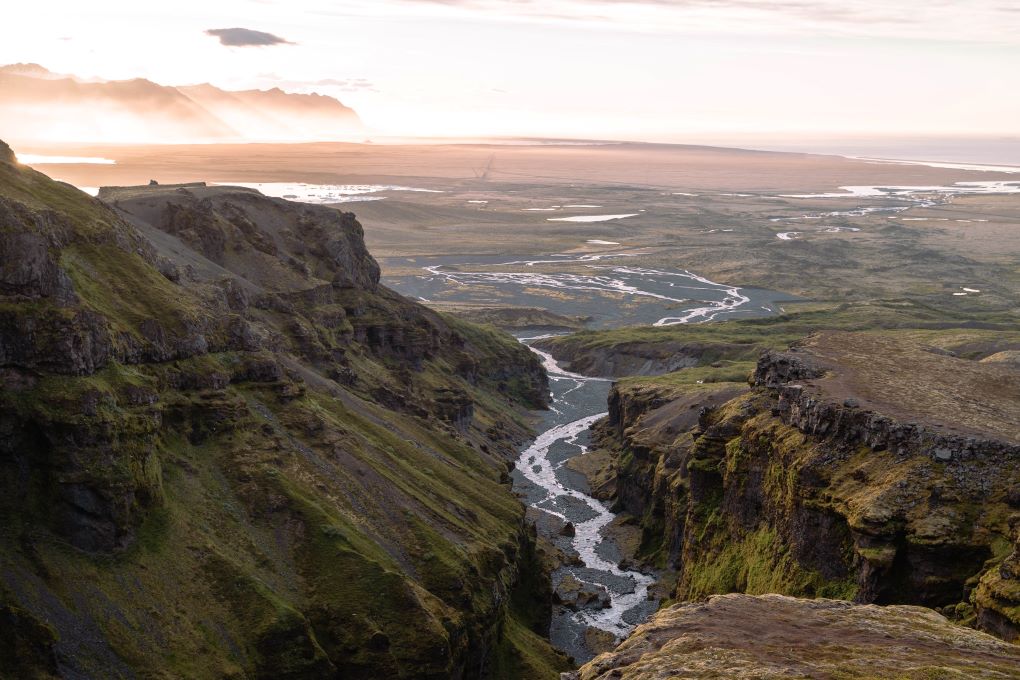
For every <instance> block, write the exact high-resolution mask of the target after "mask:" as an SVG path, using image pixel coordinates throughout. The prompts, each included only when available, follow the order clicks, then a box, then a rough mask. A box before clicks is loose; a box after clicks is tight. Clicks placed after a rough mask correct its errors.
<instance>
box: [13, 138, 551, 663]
mask: <svg viewBox="0 0 1020 680" xmlns="http://www.w3.org/2000/svg"><path fill="white" fill-rule="evenodd" d="M5 150H6V146H4V147H2V148H0V151H4V152H5V153H4V157H3V158H2V159H0V385H2V391H0V433H2V436H0V487H2V488H0V527H2V528H0V545H2V550H0V599H2V605H0V620H2V621H3V622H4V630H5V635H4V638H5V639H4V641H3V643H0V670H2V671H3V673H0V674H5V673H13V674H15V675H18V676H19V677H32V676H36V677H100V676H101V677H133V676H146V677H274V678H276V677H333V676H335V677H345V678H359V677H364V678H375V677H415V678H420V677H433V678H450V677H454V678H458V677H465V678H466V677H479V676H484V675H486V674H489V673H500V674H503V675H504V676H508V677H530V676H529V675H528V674H529V673H533V674H534V673H538V674H542V673H551V672H552V669H555V668H562V666H563V663H564V660H563V659H562V657H559V656H558V655H556V654H555V653H554V652H553V651H552V650H551V648H549V646H548V643H547V642H546V641H545V640H543V639H542V637H541V636H540V635H539V634H538V633H537V632H536V631H538V632H541V631H542V627H543V625H546V624H547V618H546V620H545V621H544V622H543V620H542V611H543V602H544V603H545V607H546V617H547V607H548V598H549V592H548V581H547V579H545V580H544V577H543V575H542V572H541V570H540V569H539V568H538V567H537V565H536V558H535V556H534V545H533V540H534V539H533V536H532V534H531V532H530V531H529V530H528V529H527V527H526V526H525V523H524V509H523V507H522V506H521V504H520V502H519V501H518V500H517V499H516V498H515V497H514V496H513V494H512V492H511V490H510V488H509V480H508V475H507V471H508V469H509V466H510V465H511V464H512V463H511V461H512V459H513V457H514V455H515V451H516V448H515V447H516V444H517V443H518V442H520V441H522V440H523V438H524V437H526V435H527V430H526V428H525V427H524V425H523V424H522V423H523V421H522V420H521V419H520V417H519V416H518V415H517V414H519V413H520V409H522V408H524V407H536V406H541V405H542V404H544V400H545V398H546V397H545V395H546V393H547V387H546V382H545V376H544V373H543V371H542V370H541V366H540V365H539V363H538V362H537V361H536V360H535V359H534V358H533V357H532V355H531V353H530V352H528V351H527V350H526V349H524V348H523V347H520V346H519V345H518V344H517V343H516V342H514V341H513V339H512V338H509V337H506V336H501V335H498V334H495V333H492V332H489V331H486V330H483V329H480V328H478V327H475V326H471V325H469V324H465V323H463V322H458V321H455V320H450V319H448V318H446V317H442V316H440V315H437V314H435V313H433V312H430V311H429V310H427V309H425V308H423V307H421V306H420V305H417V304H415V303H412V302H410V301H408V300H406V299H404V298H402V297H400V296H398V295H396V294H395V293H393V292H391V291H388V290H386V289H385V288H383V287H381V286H379V285H378V274H379V271H378V266H377V265H376V263H375V262H374V260H372V258H371V256H370V255H369V254H368V253H367V251H365V249H364V243H363V241H362V232H361V227H360V225H358V223H357V222H356V221H355V220H354V217H353V216H352V215H349V214H343V213H338V212H336V211H332V210H329V209H324V208H311V207H306V206H299V205H295V204H289V203H287V202H286V201H278V200H274V199H268V198H266V197H264V196H261V195H260V194H257V193H254V192H251V191H247V190H241V189H230V188H209V187H201V186H192V187H172V188H164V187H153V188H151V189H150V188H138V189H133V190H130V191H128V190H122V191H120V192H105V195H106V197H107V198H108V199H109V200H110V201H111V202H112V203H111V205H112V207H111V205H107V204H105V203H103V202H100V201H97V200H93V199H90V198H89V197H87V196H85V195H84V194H82V193H81V192H78V191H77V190H75V189H73V188H72V187H69V186H67V185H62V184H60V183H57V182H53V181H51V180H49V179H48V178H46V177H45V176H43V175H41V174H39V173H36V172H34V171H31V170H29V169H27V168H24V167H21V166H18V165H17V164H15V163H14V159H13V156H12V155H10V154H9V153H6V151H5ZM129 220H130V221H129ZM536 572H537V573H536Z"/></svg>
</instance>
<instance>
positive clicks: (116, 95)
mask: <svg viewBox="0 0 1020 680" xmlns="http://www.w3.org/2000/svg"><path fill="white" fill-rule="evenodd" d="M69 121H71V122H69ZM86 121H88V122H86ZM14 123H17V124H16V125H15V124H14ZM0 124H3V125H4V127H5V128H8V129H12V130H19V135H20V136H19V137H18V138H17V139H15V140H14V141H16V142H18V143H33V142H34V143H41V142H46V143H54V142H66V143H73V142H83V141H97V140H98V141H107V142H132V141H141V140H143V139H153V138H155V139H161V140H164V141H173V142H231V141H307V140H342V139H352V138H357V137H358V136H359V135H360V134H361V132H362V129H363V124H362V122H361V119H360V117H359V116H358V114H357V113H356V112H355V111H354V110H353V109H351V108H350V107H348V106H345V105H344V104H343V103H341V102H340V101H339V100H338V99H336V98H334V97H330V96H328V95H322V94H318V93H310V94H300V93H288V92H284V91H283V90H281V89H279V88H271V89H269V90H258V89H251V90H238V91H230V90H224V89H222V88H219V87H216V86H215V85H212V84H210V83H201V84H198V85H181V86H169V85H162V84H159V83H156V82H154V81H151V80H148V79H145V78H133V79H129V80H85V79H79V78H77V77H75V76H70V75H62V74H57V73H53V72H51V71H49V70H47V69H45V68H44V67H42V66H40V65H38V64H11V65H7V66H3V67H0Z"/></svg>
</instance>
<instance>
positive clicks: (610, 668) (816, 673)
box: [561, 595, 1020, 680]
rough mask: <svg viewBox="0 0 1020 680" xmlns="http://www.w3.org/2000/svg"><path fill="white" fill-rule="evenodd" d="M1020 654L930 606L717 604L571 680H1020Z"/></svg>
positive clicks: (646, 635) (674, 610)
mask: <svg viewBox="0 0 1020 680" xmlns="http://www.w3.org/2000/svg"><path fill="white" fill-rule="evenodd" d="M1017 668H1020V647H1017V646H1015V645H1010V644H1007V643H1005V642H1002V641H1001V640H997V639H995V638H993V637H991V636H989V635H986V634H984V633H980V632H977V631H974V630H969V629H967V628H963V627H960V626H957V625H954V624H953V623H951V622H949V621H948V620H947V619H946V618H944V617H943V616H940V615H939V614H936V613H934V612H932V611H930V610H926V609H922V608H920V607H906V606H890V607H878V606H874V605H859V604H858V605H855V604H850V603H848V602H842V601H838V600H822V599H819V600H803V599H796V598H792V597H783V596H781V595H764V596H760V597H751V596H747V595H717V596H714V597H711V598H709V599H708V601H707V602H699V603H687V604H678V605H674V606H672V607H668V608H666V609H664V610H662V611H660V612H659V613H658V614H656V615H655V616H654V617H653V618H652V620H651V621H649V622H648V623H645V624H643V625H641V626H639V627H638V628H637V630H635V631H634V633H633V634H632V635H631V636H630V637H629V638H627V640H626V641H624V642H623V643H622V644H621V645H620V646H619V647H617V648H616V649H615V650H614V651H611V652H608V653H605V654H602V655H601V656H598V657H596V658H595V659H593V660H592V661H590V662H589V663H587V664H585V665H584V666H582V667H581V669H580V670H579V671H577V672H576V673H564V674H563V675H562V676H561V677H562V678H563V679H564V680H608V679H609V678H619V679H622V680H642V679H649V680H650V679H651V678H665V677H682V678H692V679H694V678H706V679H707V678H723V677H725V678H755V679H773V678H774V679H776V680H779V679H780V678H830V677H832V678H837V677H839V678H842V677H846V678H861V679H862V680H868V679H871V680H878V679H879V678H893V677H895V678H916V679H918V680H920V679H921V678H933V677H960V678H964V677H967V678H1012V677H1017Z"/></svg>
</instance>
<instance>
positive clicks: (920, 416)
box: [598, 333, 1020, 637]
mask: <svg viewBox="0 0 1020 680" xmlns="http://www.w3.org/2000/svg"><path fill="white" fill-rule="evenodd" d="M678 375H680V374H678ZM917 376H920V377H917ZM681 382H682V381H679V380H672V379H670V378H669V376H665V377H663V378H659V379H643V380H638V379H634V380H628V381H622V382H621V383H620V384H619V385H618V386H617V387H616V388H615V389H614V392H613V394H612V396H611V398H610V418H609V419H608V420H607V422H606V423H604V424H602V425H601V426H600V427H599V428H598V434H599V444H600V446H601V447H603V448H608V449H611V450H614V451H616V461H615V471H616V472H615V474H616V480H615V484H614V485H613V488H615V499H616V502H617V504H618V507H619V508H620V509H621V510H624V511H627V512H629V513H630V514H632V515H634V516H635V517H637V518H638V519H639V520H640V523H641V526H642V530H643V540H642V548H641V551H640V553H639V555H640V556H641V557H643V558H644V559H646V560H648V561H651V562H653V563H655V564H657V565H658V566H660V567H668V568H671V569H675V570H676V572H677V580H676V584H675V588H674V592H673V596H674V597H676V598H677V599H681V600H685V599H697V598H700V597H704V596H706V595H711V594H713V593H723V592H732V591H738V592H747V593H752V594H758V593H768V592H780V593H786V594H790V595H797V596H815V597H817V596H827V597H837V598H843V599H849V600H854V601H857V602H874V603H882V604H917V605H925V606H928V607H934V608H939V609H940V610H941V611H943V612H945V613H946V614H947V615H949V616H950V617H951V618H953V619H955V620H958V621H961V622H964V623H971V624H976V625H978V626H981V627H983V628H985V629H986V630H989V631H991V632H994V633H996V634H1000V635H1003V636H1005V637H1010V636H1011V635H1013V632H1012V631H1013V630H1014V628H1013V627H1012V626H1013V625H1014V622H1015V621H1016V620H1017V615H1016V611H1017V610H1016V604H1015V603H1016V602H1017V595H1016V592H1015V583H1016V581H1015V580H1014V576H1013V568H1012V567H1011V566H1010V565H1011V561H1010V560H1011V559H1012V558H1011V557H1007V555H1008V553H1009V548H1008V547H1007V546H1008V545H1009V542H1010V541H1011V540H1012V539H1011V538H1010V537H1012V536H1013V533H1012V529H1011V525H1013V524H1015V522H1016V521H1017V518H1018V517H1020V514H1018V510H1020V502H1018V500H1017V494H1016V489H1017V488H1020V465H1018V461H1020V449H1018V448H1017V444H1016V442H1015V440H1011V438H1010V432H1011V428H1012V427H1014V426H1015V423H1016V420H1014V419H1013V416H1011V415H1010V414H1011V413H1012V411H1013V410H1014V409H1016V408H1017V403H1016V401H1015V399H1013V398H1012V397H1011V395H1014V394H1020V389H1018V386H1020V375H1017V374H1015V372H1014V373H1012V374H1011V373H1005V374H1004V373H1003V372H1002V370H1001V368H998V369H997V368H992V367H990V365H989V364H988V363H980V362H977V361H968V360H964V359H959V358H955V357H952V356H946V355H944V354H938V353H934V352H931V351H928V350H927V349H925V348H924V347H919V346H917V345H916V343H915V342H914V341H913V340H911V339H909V338H902V339H901V338H900V337H899V336H897V335H896V334H884V335H880V334H863V333H862V334H846V333H827V334H820V335H818V336H813V337H811V338H809V339H808V340H806V341H804V342H803V343H800V346H799V347H798V348H797V351H793V352H786V353H767V354H765V355H764V356H763V357H762V359H761V360H760V362H759V364H758V367H757V370H756V372H755V375H754V377H753V381H752V383H753V384H752V389H751V390H750V391H747V390H746V388H745V390H744V392H743V393H742V394H741V393H740V392H739V391H738V392H736V393H731V394H723V395H720V396H719V397H717V400H716V401H715V402H714V403H708V402H707V396H708V395H709V394H711V389H718V386H716V387H715V388H713V387H712V386H711V385H700V386H697V389H695V386H693V385H690V386H687V387H684V388H683V389H680V388H679V387H677V385H678V384H680V383H681ZM957 394H964V395H967V396H966V399H967V401H964V397H958V396H957ZM947 395H949V396H947ZM947 399H949V400H952V401H953V402H954V403H957V404H958V405H959V411H958V412H957V411H952V410H949V409H947V408H945V407H943V405H942V404H943V401H944V400H947ZM975 413H976V414H982V415H981V418H980V419H979V418H977V417H975V415H974V414H975Z"/></svg>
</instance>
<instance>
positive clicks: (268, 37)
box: [205, 28, 294, 47]
mask: <svg viewBox="0 0 1020 680" xmlns="http://www.w3.org/2000/svg"><path fill="white" fill-rule="evenodd" d="M205 34H206V35H211V36H213V37H215V38H219V39H220V44H221V45H226V46H227V47H267V46H269V45H293V44H294V43H292V42H290V41H289V40H284V39H283V38H281V37H280V36H278V35H273V34H272V33H266V32H264V31H253V30H252V29H250V28H210V29H209V30H208V31H206V32H205Z"/></svg>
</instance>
